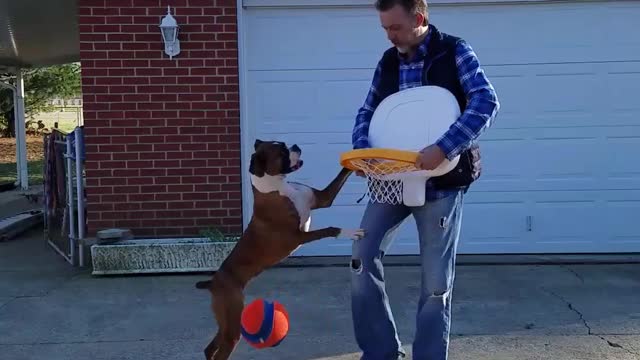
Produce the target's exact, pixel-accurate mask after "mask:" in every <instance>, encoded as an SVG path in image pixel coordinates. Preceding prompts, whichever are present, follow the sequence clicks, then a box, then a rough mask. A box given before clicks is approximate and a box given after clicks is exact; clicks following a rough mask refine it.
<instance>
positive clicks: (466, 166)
mask: <svg viewBox="0 0 640 360" xmlns="http://www.w3.org/2000/svg"><path fill="white" fill-rule="evenodd" d="M430 31H431V32H432V33H431V38H430V39H429V43H428V45H427V56H426V59H425V63H424V70H423V74H422V84H423V85H435V86H440V87H443V88H445V89H447V90H449V91H450V92H451V93H452V94H453V95H454V96H455V98H456V100H457V101H458V105H459V106H460V112H464V109H465V108H466V106H467V97H466V95H465V93H464V90H463V88H462V85H460V80H459V79H458V70H457V67H456V59H455V55H456V54H455V48H456V43H457V41H458V40H459V38H457V37H455V36H451V35H448V34H445V33H441V32H439V31H438V30H437V29H436V27H435V26H433V25H430ZM399 65H400V64H399V59H398V51H397V49H396V48H395V47H392V48H390V49H388V50H387V51H385V53H384V55H383V56H382V63H381V66H382V72H381V75H382V76H381V82H380V86H379V88H378V91H379V93H380V96H381V98H382V99H384V98H386V97H387V96H389V95H391V94H393V93H396V92H398V90H399V78H400V76H399V72H400V71H399ZM480 172H481V164H480V148H479V146H478V144H477V143H476V142H474V143H472V144H471V146H470V147H469V148H468V149H467V150H465V151H463V152H462V153H461V154H460V160H459V162H458V165H457V166H456V167H455V168H454V169H453V170H451V171H450V172H448V173H447V174H444V175H442V176H437V177H433V178H431V179H429V181H430V182H431V183H432V184H433V185H434V187H435V188H436V189H453V188H468V187H469V185H471V183H473V182H474V181H475V180H477V179H478V178H479V177H480Z"/></svg>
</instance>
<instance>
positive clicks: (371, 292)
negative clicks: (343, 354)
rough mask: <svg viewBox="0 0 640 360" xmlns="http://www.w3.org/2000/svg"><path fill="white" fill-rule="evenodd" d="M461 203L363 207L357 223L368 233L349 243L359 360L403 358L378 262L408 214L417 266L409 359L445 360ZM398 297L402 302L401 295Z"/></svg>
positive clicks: (458, 196) (458, 198)
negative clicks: (418, 259) (416, 244)
mask: <svg viewBox="0 0 640 360" xmlns="http://www.w3.org/2000/svg"><path fill="white" fill-rule="evenodd" d="M462 201H463V192H462V191H460V192H455V193H454V194H453V195H451V196H448V197H446V198H443V199H439V200H434V201H427V202H426V203H425V204H424V205H423V206H421V207H413V208H410V207H406V206H404V205H389V204H379V203H371V202H370V203H369V204H368V205H367V208H366V210H365V213H364V216H363V218H362V223H361V228H362V229H365V230H367V234H366V236H365V237H364V238H362V239H361V240H357V241H354V242H353V255H352V262H351V308H352V316H353V326H354V331H355V338H356V342H357V343H358V346H359V347H360V349H362V351H363V354H362V357H361V360H396V359H398V358H399V356H404V355H405V352H404V350H403V349H402V344H401V342H400V340H399V337H398V333H397V329H396V324H395V320H394V318H393V314H392V311H391V308H390V305H389V300H388V297H387V292H386V289H385V282H384V268H383V265H382V258H383V256H384V253H385V251H386V250H387V249H388V246H389V245H390V243H391V240H392V238H393V237H394V235H395V233H396V230H397V229H398V227H399V226H400V224H401V223H402V222H403V221H404V220H405V219H406V218H407V217H408V216H409V214H412V215H413V216H414V219H415V220H416V225H417V227H418V237H419V240H420V256H421V266H422V276H421V279H420V281H421V291H420V298H419V301H418V309H417V313H416V334H415V338H414V342H413V351H412V352H413V359H416V360H418V359H419V360H446V359H447V357H448V352H449V332H450V327H451V293H452V288H453V282H454V276H455V259H456V250H457V246H458V237H459V234H460V224H461V220H462ZM412 280H413V279H409V281H412ZM397 296H398V297H400V298H399V300H400V302H402V296H403V295H401V294H398V295H397Z"/></svg>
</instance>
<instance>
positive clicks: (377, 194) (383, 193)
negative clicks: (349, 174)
mask: <svg viewBox="0 0 640 360" xmlns="http://www.w3.org/2000/svg"><path fill="white" fill-rule="evenodd" d="M351 164H352V165H353V166H354V167H355V168H357V169H359V170H361V171H362V172H363V173H364V175H365V177H366V179H367V196H368V197H369V199H370V200H371V201H372V202H377V203H387V204H392V205H398V204H402V203H404V202H405V201H404V200H405V199H404V198H403V194H406V191H404V190H405V189H404V188H405V186H406V184H405V181H406V179H408V178H409V177H412V176H411V175H414V174H417V173H418V172H421V171H420V170H418V169H416V167H415V166H414V165H413V164H410V163H405V162H399V161H388V160H379V159H357V160H351ZM412 191H416V190H413V189H412ZM417 191H419V190H417Z"/></svg>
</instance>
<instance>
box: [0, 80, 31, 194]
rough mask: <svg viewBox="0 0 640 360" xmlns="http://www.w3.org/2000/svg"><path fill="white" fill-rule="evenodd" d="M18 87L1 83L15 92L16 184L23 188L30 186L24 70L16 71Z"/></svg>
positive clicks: (0, 84)
mask: <svg viewBox="0 0 640 360" xmlns="http://www.w3.org/2000/svg"><path fill="white" fill-rule="evenodd" d="M16 82H17V85H18V86H17V87H16V86H13V85H11V84H6V83H0V86H2V87H6V88H8V89H9V90H11V92H13V114H14V116H13V117H14V120H15V129H16V174H17V179H16V185H18V184H19V185H20V187H21V188H22V190H27V189H28V188H29V174H28V169H27V143H26V141H27V136H26V125H25V121H24V81H23V79H22V71H21V70H20V69H18V70H17V71H16Z"/></svg>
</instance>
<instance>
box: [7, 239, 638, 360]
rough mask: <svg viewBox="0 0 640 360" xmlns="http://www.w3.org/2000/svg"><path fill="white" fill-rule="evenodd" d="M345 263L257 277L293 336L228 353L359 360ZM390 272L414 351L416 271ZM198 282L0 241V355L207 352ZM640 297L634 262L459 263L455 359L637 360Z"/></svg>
mask: <svg viewBox="0 0 640 360" xmlns="http://www.w3.org/2000/svg"><path fill="white" fill-rule="evenodd" d="M346 265H347V264H345V266H342V267H314V268H309V267H307V268H277V269H273V270H270V271H267V272H266V273H264V274H263V275H262V276H261V277H260V278H259V280H257V281H255V282H254V283H252V284H251V285H250V287H249V289H248V300H251V299H252V298H254V297H258V296H263V297H269V298H272V299H277V300H279V301H281V302H282V303H283V304H285V306H286V307H287V309H288V311H289V312H290V315H291V332H290V335H289V337H288V338H287V339H286V340H285V341H284V342H283V343H282V344H281V345H280V346H279V347H277V348H274V349H269V350H253V349H251V348H250V347H249V346H247V345H246V343H244V342H243V341H242V342H241V343H240V345H239V347H238V349H237V352H236V353H235V355H234V356H233V357H232V359H256V360H262V359H269V360H273V359H295V360H311V359H313V360H320V359H323V360H329V359H331V360H338V359H339V360H347V359H349V360H356V359H359V354H358V349H357V347H356V345H355V342H354V339H353V335H352V331H351V318H350V302H349V290H348V289H349V268H348V267H347V266H346ZM386 276H387V278H388V280H389V292H390V297H391V302H392V307H393V309H394V312H395V314H396V319H397V320H398V324H399V327H400V336H401V338H402V340H403V342H404V343H405V344H407V349H408V350H410V348H411V346H410V341H411V339H412V335H413V328H414V326H413V316H414V314H415V309H416V300H417V291H418V284H419V272H418V268H416V267H413V266H394V267H388V268H387V275H386ZM203 278H205V276H204V275H170V276H169V275H161V276H136V277H92V276H91V275H90V274H89V273H88V271H77V270H73V269H71V268H70V267H69V266H68V264H67V263H65V262H64V261H63V260H62V259H61V258H59V257H58V256H57V255H56V254H54V253H53V251H51V250H50V249H49V248H48V247H47V246H45V245H44V242H43V241H42V240H41V230H40V229H37V230H34V231H32V232H30V233H29V234H27V235H25V236H23V237H21V238H18V239H14V240H12V241H10V242H7V243H0V358H1V359H3V360H4V359H6V360H31V359H33V360H36V359H38V360H40V359H47V360H81V359H87V360H89V359H90V360H116V359H135V360H143V359H144V360H146V359H172V360H187V359H188V360H193V359H203V358H204V357H203V355H202V349H203V347H204V346H205V345H206V343H207V342H208V341H209V340H210V337H211V336H212V335H213V334H214V332H215V326H216V324H215V322H214V320H213V318H212V316H211V314H210V312H209V298H208V296H207V295H208V294H207V293H206V292H203V291H202V290H196V289H195V288H194V287H193V284H194V282H195V281H197V280H200V279H203ZM639 299H640V264H626V265H620V264H619V265H570V266H556V265H544V266H533V265H522V266H514V265H492V266H489V265H467V266H459V267H458V277H457V282H456V288H455V291H454V314H453V318H454V323H453V327H452V331H453V333H454V334H455V335H454V336H453V338H452V345H451V346H452V349H451V350H452V353H451V358H450V359H451V360H481V359H491V360H502V359H505V360H506V359H510V360H511V359H517V360H529V359H531V360H533V359H553V360H564V359H567V360H568V359H571V360H581V359H585V360H586V359H599V360H601V359H611V360H636V359H640V300H639ZM409 358H410V357H409Z"/></svg>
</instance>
